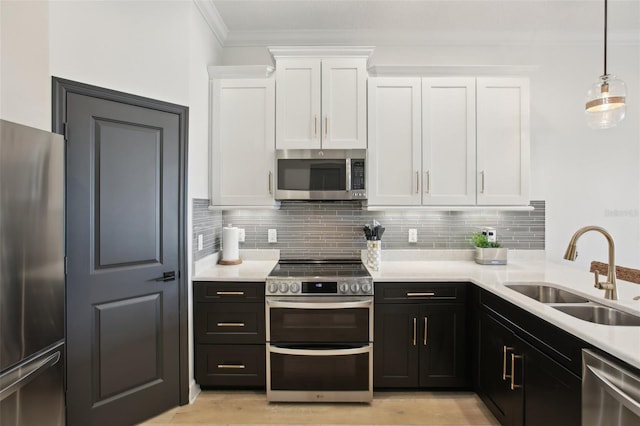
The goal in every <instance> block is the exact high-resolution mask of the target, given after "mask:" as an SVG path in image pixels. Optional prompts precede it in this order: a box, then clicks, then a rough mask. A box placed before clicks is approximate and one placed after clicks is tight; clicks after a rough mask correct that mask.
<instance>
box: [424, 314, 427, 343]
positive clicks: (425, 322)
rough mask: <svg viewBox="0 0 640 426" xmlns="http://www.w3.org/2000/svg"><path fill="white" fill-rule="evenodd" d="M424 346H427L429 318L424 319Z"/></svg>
mask: <svg viewBox="0 0 640 426" xmlns="http://www.w3.org/2000/svg"><path fill="white" fill-rule="evenodd" d="M424 346H427V317H424Z"/></svg>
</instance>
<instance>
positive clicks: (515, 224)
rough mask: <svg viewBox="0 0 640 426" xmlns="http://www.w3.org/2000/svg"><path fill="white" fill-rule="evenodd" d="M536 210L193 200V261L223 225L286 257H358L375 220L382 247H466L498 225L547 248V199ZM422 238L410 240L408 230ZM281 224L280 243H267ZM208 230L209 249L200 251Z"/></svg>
mask: <svg viewBox="0 0 640 426" xmlns="http://www.w3.org/2000/svg"><path fill="white" fill-rule="evenodd" d="M531 206H532V207H533V210H529V211H501V210H492V209H491V208H490V207H488V208H487V209H482V210H468V211H442V212H440V211H411V210H407V211H398V210H389V211H375V212H374V211H366V210H362V209H361V206H360V203H359V202H348V201H345V202H283V203H282V205H281V207H280V209H279V210H250V209H247V210H224V211H219V210H209V209H208V200H204V199H194V201H193V215H194V217H193V228H194V229H193V233H194V237H193V240H194V247H193V250H194V260H198V259H201V258H202V257H204V256H206V255H208V254H211V253H214V252H215V251H218V250H220V247H221V241H220V240H221V236H222V226H223V225H225V226H226V225H227V224H232V225H233V226H237V227H239V228H244V229H245V241H244V242H241V243H240V249H279V250H280V257H282V258H289V259H291V258H320V259H328V258H353V257H357V258H359V257H360V250H362V249H364V248H365V247H366V242H365V239H364V234H363V232H362V227H363V226H364V225H365V224H367V223H369V224H371V223H372V222H373V220H374V219H375V220H377V221H378V222H380V224H381V225H382V226H384V227H385V228H386V231H385V233H384V236H383V237H382V249H383V250H385V249H421V250H425V249H465V248H471V246H470V244H469V242H468V240H469V236H470V235H471V233H472V232H473V231H477V230H480V229H481V228H482V227H492V228H495V229H496V231H497V234H498V240H499V241H500V242H501V243H502V244H503V245H504V246H505V247H508V248H511V249H519V250H543V249H544V247H545V202H544V201H532V202H531ZM412 228H413V229H417V231H418V242H417V243H409V242H408V232H409V229H412ZM268 229H276V230H277V234H278V242H277V243H268V242H267V232H268ZM198 234H203V239H204V249H203V250H201V251H198V250H197V235H198Z"/></svg>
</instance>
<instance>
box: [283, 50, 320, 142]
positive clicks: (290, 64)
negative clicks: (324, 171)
mask: <svg viewBox="0 0 640 426" xmlns="http://www.w3.org/2000/svg"><path fill="white" fill-rule="evenodd" d="M277 67H278V70H277V84H276V102H277V103H276V146H277V147H278V148H279V149H308V148H310V147H318V148H319V147H320V140H321V134H320V127H321V120H322V115H321V110H320V81H321V79H320V61H318V60H315V59H283V60H281V61H278V64H277Z"/></svg>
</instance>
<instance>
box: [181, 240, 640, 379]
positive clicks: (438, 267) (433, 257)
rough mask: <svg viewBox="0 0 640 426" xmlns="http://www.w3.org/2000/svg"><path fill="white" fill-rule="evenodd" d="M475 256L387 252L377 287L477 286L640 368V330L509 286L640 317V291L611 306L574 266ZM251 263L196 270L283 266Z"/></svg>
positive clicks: (245, 277)
mask: <svg viewBox="0 0 640 426" xmlns="http://www.w3.org/2000/svg"><path fill="white" fill-rule="evenodd" d="M271 252H277V251H271ZM471 253H472V251H469V250H444V251H433V250H387V251H384V252H383V256H382V258H383V259H382V263H381V267H380V270H379V271H372V270H370V272H371V275H372V276H373V280H374V282H412V281H413V282H419V281H421V282H429V281H445V282H446V281H452V282H454V281H455V282H460V281H464V282H472V283H474V284H476V285H478V286H479V287H481V288H483V289H485V290H487V291H490V292H492V293H494V294H496V295H498V296H500V297H502V298H503V299H505V300H507V301H509V302H511V303H513V304H514V305H516V306H519V307H520V308H522V309H524V310H526V311H528V312H531V313H533V314H535V315H536V316H538V317H540V318H542V319H544V320H546V321H547V322H549V323H551V324H554V325H556V326H558V327H560V328H561V329H563V330H565V331H567V332H569V333H571V334H573V335H575V336H577V337H579V338H580V339H582V340H584V341H586V342H588V343H590V344H592V345H594V346H596V347H598V348H600V349H601V350H603V351H605V352H608V353H610V354H611V355H613V356H615V357H617V358H619V359H621V360H623V361H625V362H627V363H629V364H631V365H633V366H634V367H636V368H640V327H628V326H608V325H600V324H594V323H591V322H588V321H583V320H580V319H578V318H574V317H572V316H570V315H567V314H565V313H563V312H560V311H558V310H556V309H554V308H553V307H551V306H548V305H545V304H543V303H540V302H538V301H536V300H533V299H531V298H529V297H527V296H524V295H522V294H520V293H517V292H515V291H513V290H511V289H509V288H507V287H505V286H504V284H505V283H510V282H546V283H551V284H553V285H555V286H557V287H561V288H567V289H570V290H572V291H573V292H574V293H577V294H580V295H583V296H586V297H587V298H589V299H592V300H594V301H596V302H598V303H601V304H603V305H607V306H613V307H616V308H619V309H620V310H623V311H626V312H629V313H633V314H636V315H640V301H634V300H633V297H635V296H638V295H640V285H637V284H633V283H628V282H626V281H622V280H618V297H619V300H617V301H612V300H606V299H604V290H598V289H596V288H594V287H593V274H591V273H589V272H588V271H581V270H579V269H576V268H574V267H571V266H568V265H567V264H566V263H564V262H565V261H558V262H551V261H549V260H546V259H545V258H544V252H534V251H524V250H523V251H510V252H509V262H508V264H507V265H478V264H476V263H475V262H474V261H473V260H472V254H471ZM241 257H243V255H242V253H241ZM245 257H246V259H245ZM245 257H243V263H242V264H240V265H234V266H221V265H215V263H214V264H213V266H211V265H209V266H206V267H201V268H200V269H201V271H199V270H198V268H196V274H195V275H194V278H193V280H194V281H226V280H234V281H264V280H265V278H266V277H267V275H268V274H269V272H271V269H273V267H274V266H275V264H276V263H277V254H276V253H271V257H268V258H264V257H260V256H258V257H257V258H256V257H255V256H254V255H253V254H248V255H245ZM253 259H256V260H253ZM400 259H403V260H400ZM450 259H455V260H450Z"/></svg>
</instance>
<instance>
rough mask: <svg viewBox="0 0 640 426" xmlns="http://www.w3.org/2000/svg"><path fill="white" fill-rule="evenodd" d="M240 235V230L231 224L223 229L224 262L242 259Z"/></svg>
mask: <svg viewBox="0 0 640 426" xmlns="http://www.w3.org/2000/svg"><path fill="white" fill-rule="evenodd" d="M238 234H239V232H238V228H235V227H233V226H231V224H229V226H225V227H224V228H222V260H224V261H229V260H238V259H240V250H239V249H238Z"/></svg>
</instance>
